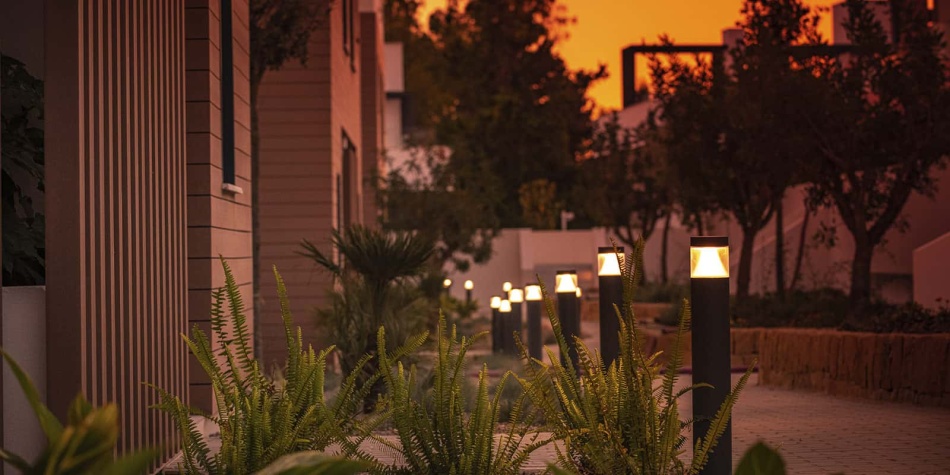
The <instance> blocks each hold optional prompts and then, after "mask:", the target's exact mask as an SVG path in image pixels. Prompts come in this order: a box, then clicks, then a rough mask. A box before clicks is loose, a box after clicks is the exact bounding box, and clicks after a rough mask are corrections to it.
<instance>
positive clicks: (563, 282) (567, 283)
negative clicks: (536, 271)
mask: <svg viewBox="0 0 950 475" xmlns="http://www.w3.org/2000/svg"><path fill="white" fill-rule="evenodd" d="M554 291H555V292H557V293H559V294H573V293H576V292H577V271H575V270H559V271H557V274H556V275H555V276H554Z"/></svg>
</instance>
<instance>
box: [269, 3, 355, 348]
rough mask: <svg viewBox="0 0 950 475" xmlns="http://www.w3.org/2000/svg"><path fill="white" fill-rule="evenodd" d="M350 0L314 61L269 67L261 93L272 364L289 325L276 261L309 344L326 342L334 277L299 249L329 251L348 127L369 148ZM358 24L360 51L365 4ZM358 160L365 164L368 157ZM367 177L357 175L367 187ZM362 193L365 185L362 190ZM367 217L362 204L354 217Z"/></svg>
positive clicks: (313, 53) (314, 46)
mask: <svg viewBox="0 0 950 475" xmlns="http://www.w3.org/2000/svg"><path fill="white" fill-rule="evenodd" d="M343 4H344V2H334V3H333V7H332V10H331V12H330V15H329V20H328V21H327V23H326V24H325V25H324V26H322V27H321V28H319V29H318V30H317V31H315V32H314V34H313V35H312V37H311V41H310V44H309V56H308V60H307V63H306V65H302V64H299V63H292V64H287V65H285V66H284V67H283V68H282V69H281V70H279V71H272V72H268V73H267V74H266V75H265V77H264V81H263V83H262V84H261V89H260V94H259V98H258V112H259V118H260V124H259V125H260V153H261V162H260V177H259V179H260V183H259V192H260V196H259V203H260V225H261V274H260V275H259V276H257V277H258V278H259V279H260V288H261V298H262V300H263V307H262V315H259V316H258V318H259V323H258V330H259V332H260V335H258V337H259V341H260V342H261V345H262V349H261V350H262V354H263V356H264V358H265V360H266V362H267V363H268V364H273V363H283V361H284V358H285V357H286V355H285V345H284V331H283V324H282V322H281V320H280V314H279V308H278V302H277V294H276V289H275V287H274V279H273V274H272V271H271V266H274V265H276V266H277V267H278V269H279V270H280V272H281V274H282V275H283V277H284V279H285V281H286V284H287V291H288V293H289V295H290V299H291V310H292V311H293V313H294V316H295V319H296V322H297V323H298V324H299V325H301V326H302V327H303V330H304V337H305V339H306V340H308V342H316V343H318V344H319V343H326V342H322V341H320V338H319V335H317V334H316V331H315V325H314V323H313V322H314V309H315V308H316V307H318V306H321V305H323V304H325V303H326V302H327V299H326V295H327V292H328V290H329V289H330V284H331V282H330V278H329V276H328V275H327V274H326V273H325V272H323V271H322V270H320V269H317V268H316V267H315V266H314V264H313V263H312V261H310V260H309V259H306V258H303V257H301V256H299V255H297V254H296V253H297V251H299V250H300V249H301V248H300V242H301V240H302V239H304V238H306V239H309V240H310V241H312V242H314V243H316V244H317V245H320V246H322V247H323V248H324V250H327V251H328V250H329V238H330V231H331V229H333V227H334V226H335V223H336V218H337V214H336V209H337V199H336V191H337V190H336V175H337V174H341V173H342V168H343V164H342V160H343V159H342V155H343V154H342V150H341V149H342V133H343V130H346V133H347V134H348V136H349V138H350V139H351V140H352V142H353V143H354V144H356V148H357V157H359V153H362V150H361V149H362V148H363V147H362V135H361V130H360V129H361V118H360V115H361V105H360V73H359V71H360V69H359V68H360V66H361V61H360V59H359V57H358V56H357V57H356V58H355V59H354V60H353V61H352V63H351V60H350V58H349V57H348V56H347V55H346V54H345V53H344V51H343V33H342V26H343V12H342V6H343ZM353 11H354V12H355V14H356V15H357V17H356V21H354V26H355V27H356V34H357V38H356V41H355V42H354V43H355V46H356V51H355V52H354V54H357V55H358V54H359V50H360V40H359V24H360V21H358V18H359V17H358V15H359V9H358V8H357V6H356V5H354V8H353ZM359 162H360V161H359V159H358V158H357V160H356V164H355V165H357V167H358V168H357V170H359V167H360V163H359ZM361 183H362V180H357V184H359V185H361ZM357 192H358V191H357ZM360 218H361V215H359V214H358V213H357V212H356V211H355V210H354V211H353V215H352V217H351V219H352V220H353V221H355V222H358V221H359V220H360Z"/></svg>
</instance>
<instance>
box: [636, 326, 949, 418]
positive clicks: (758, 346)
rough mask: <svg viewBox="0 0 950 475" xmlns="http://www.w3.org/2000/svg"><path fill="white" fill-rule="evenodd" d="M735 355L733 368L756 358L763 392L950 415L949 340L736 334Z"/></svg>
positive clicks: (653, 340) (658, 341)
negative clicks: (799, 392) (794, 392)
mask: <svg viewBox="0 0 950 475" xmlns="http://www.w3.org/2000/svg"><path fill="white" fill-rule="evenodd" d="M674 339H675V334H671V333H666V334H656V333H653V334H648V337H647V341H646V344H647V349H648V350H652V351H656V350H663V351H664V352H668V351H669V348H671V347H672V344H673V341H674ZM688 348H689V339H688V338H687V341H686V349H687V350H688ZM730 351H731V354H732V365H733V367H735V368H741V367H743V366H746V365H748V364H749V363H751V362H752V360H754V359H756V358H757V359H758V371H759V384H762V385H765V386H771V387H780V388H788V389H804V390H812V391H820V392H824V393H827V394H831V395H835V396H847V397H859V398H868V399H879V400H887V401H901V402H910V403H915V404H922V405H930V406H943V407H950V333H937V334H905V333H858V332H844V331H837V330H828V329H798V328H734V329H732V348H731V349H730ZM687 353H688V351H687ZM686 356H687V359H686V361H687V362H689V361H690V359H689V355H688V354H687V355H686ZM687 364H688V363H687Z"/></svg>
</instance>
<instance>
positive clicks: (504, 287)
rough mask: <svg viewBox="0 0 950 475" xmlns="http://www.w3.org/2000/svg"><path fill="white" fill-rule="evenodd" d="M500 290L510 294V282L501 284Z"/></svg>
mask: <svg viewBox="0 0 950 475" xmlns="http://www.w3.org/2000/svg"><path fill="white" fill-rule="evenodd" d="M501 290H502V291H504V292H511V282H505V283H504V284H501Z"/></svg>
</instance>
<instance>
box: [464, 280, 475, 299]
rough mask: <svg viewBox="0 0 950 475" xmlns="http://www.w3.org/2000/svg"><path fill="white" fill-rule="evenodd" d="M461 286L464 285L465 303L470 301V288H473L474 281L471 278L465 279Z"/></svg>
mask: <svg viewBox="0 0 950 475" xmlns="http://www.w3.org/2000/svg"><path fill="white" fill-rule="evenodd" d="M463 287H465V303H472V289H474V288H475V283H474V282H472V281H471V280H466V281H465V284H464V285H463Z"/></svg>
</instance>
